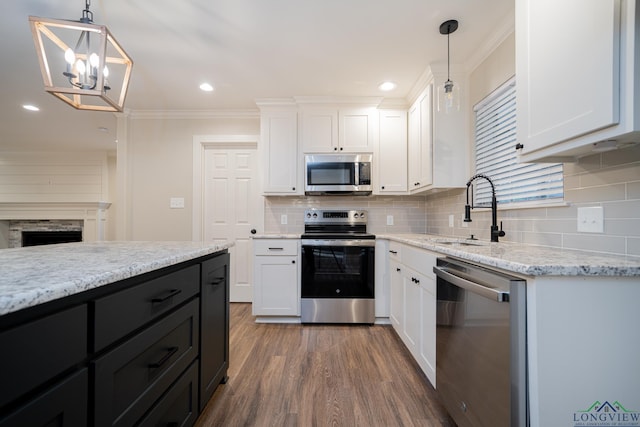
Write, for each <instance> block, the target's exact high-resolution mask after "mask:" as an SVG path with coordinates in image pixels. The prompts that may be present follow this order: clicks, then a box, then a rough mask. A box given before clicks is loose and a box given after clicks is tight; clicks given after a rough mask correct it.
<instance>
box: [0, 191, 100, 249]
mask: <svg viewBox="0 0 640 427" xmlns="http://www.w3.org/2000/svg"><path fill="white" fill-rule="evenodd" d="M109 206H111V203H108V202H63V203H50V202H44V203H7V202H3V203H0V221H9V222H10V224H13V225H10V227H12V228H13V232H12V231H11V230H10V236H9V247H19V246H21V245H22V235H21V232H22V231H30V230H78V229H81V230H82V240H83V241H85V242H96V241H103V240H104V239H105V232H106V216H107V215H106V213H107V209H109ZM17 233H19V234H20V237H19V239H18V237H17Z"/></svg>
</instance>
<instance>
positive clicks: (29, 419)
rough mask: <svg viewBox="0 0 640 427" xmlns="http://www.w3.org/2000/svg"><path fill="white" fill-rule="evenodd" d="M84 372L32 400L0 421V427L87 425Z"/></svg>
mask: <svg viewBox="0 0 640 427" xmlns="http://www.w3.org/2000/svg"><path fill="white" fill-rule="evenodd" d="M88 377H89V375H88V369H86V368H85V369H82V370H80V371H78V372H76V373H74V374H73V375H71V376H70V377H68V378H65V379H64V380H62V381H61V382H59V383H57V384H56V385H54V386H53V387H51V388H49V389H47V390H46V391H45V392H43V393H42V394H40V395H38V396H36V397H34V398H33V399H32V400H30V401H29V402H28V403H26V404H25V405H24V406H22V407H20V408H18V409H16V410H15V411H13V412H12V413H11V414H9V415H8V416H6V417H5V418H1V419H0V427H14V426H29V427H41V426H42V427H45V426H51V425H52V424H51V420H54V419H55V420H57V421H58V422H59V423H58V424H56V426H60V427H78V426H86V425H87V403H88V399H87V395H88V393H87V392H88V382H89V380H88Z"/></svg>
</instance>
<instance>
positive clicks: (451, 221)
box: [449, 214, 454, 228]
mask: <svg viewBox="0 0 640 427" xmlns="http://www.w3.org/2000/svg"><path fill="white" fill-rule="evenodd" d="M453 226H454V218H453V214H451V215H449V227H451V228H453Z"/></svg>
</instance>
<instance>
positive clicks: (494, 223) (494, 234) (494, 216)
mask: <svg viewBox="0 0 640 427" xmlns="http://www.w3.org/2000/svg"><path fill="white" fill-rule="evenodd" d="M478 178H484V179H486V180H487V181H489V184H491V241H492V242H497V241H498V237H503V236H504V235H505V232H504V231H502V221H500V229H498V202H497V201H496V187H495V186H494V185H493V181H491V178H489V177H488V176H486V175H483V174H481V173H479V174H476V175H474V176H472V177H471V179H470V180H469V181H468V182H467V204H466V205H464V222H471V205H469V187H470V186H471V183H472V182H473V181H475V180H476V179H478Z"/></svg>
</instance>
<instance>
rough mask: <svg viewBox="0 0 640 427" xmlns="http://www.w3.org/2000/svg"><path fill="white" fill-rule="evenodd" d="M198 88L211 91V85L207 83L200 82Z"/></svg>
mask: <svg viewBox="0 0 640 427" xmlns="http://www.w3.org/2000/svg"><path fill="white" fill-rule="evenodd" d="M200 90H203V91H205V92H211V91H213V86H211V85H210V84H209V83H202V84H201V85H200Z"/></svg>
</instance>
